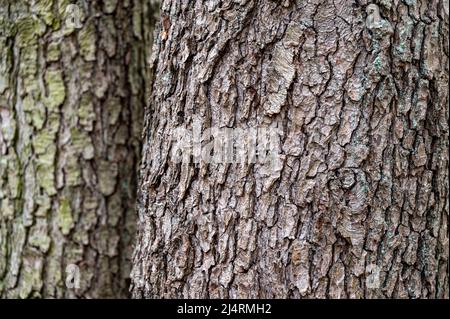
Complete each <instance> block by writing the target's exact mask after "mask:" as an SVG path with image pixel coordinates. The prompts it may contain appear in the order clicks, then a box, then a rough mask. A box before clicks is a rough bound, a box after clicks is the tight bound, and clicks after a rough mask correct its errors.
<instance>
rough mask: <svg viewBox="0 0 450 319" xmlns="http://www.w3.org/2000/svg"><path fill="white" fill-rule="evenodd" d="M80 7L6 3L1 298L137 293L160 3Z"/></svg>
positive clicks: (0, 110) (1, 59) (0, 77)
mask: <svg viewBox="0 0 450 319" xmlns="http://www.w3.org/2000/svg"><path fill="white" fill-rule="evenodd" d="M73 3H74V2H73V1H65V0H61V1H59V0H39V1H24V0H20V1H16V0H0V297H2V298H18V297H20V298H30V297H31V298H33V297H45V298H62V297H65V298H72V297H81V298H100V297H125V296H127V295H128V285H129V272H130V266H131V265H130V258H131V252H132V248H131V247H132V240H133V238H134V232H135V222H136V214H135V209H134V207H135V190H136V174H137V164H138V161H139V153H140V149H141V143H140V141H141V138H140V137H141V136H140V135H141V126H142V124H141V118H142V115H143V109H144V105H145V100H146V96H145V92H144V90H143V88H145V87H150V84H149V82H148V79H149V75H150V74H149V73H148V71H149V69H148V68H147V62H146V61H147V60H148V58H149V53H150V52H149V51H150V47H151V45H150V43H151V42H152V31H153V28H152V26H153V23H154V21H153V20H154V16H153V14H154V12H155V6H154V1H151V0H145V1H137V0H129V1H117V0H104V1H76V2H75V4H76V5H77V6H78V7H77V8H75V9H78V8H79V9H80V11H74V10H68V5H69V4H73ZM78 13H80V14H79V15H78ZM78 20H79V21H78ZM73 267H78V268H79V279H80V282H79V287H78V288H77V285H76V282H75V280H76V279H77V277H76V274H75V273H72V272H73V271H74V269H75V268H73ZM71 277H73V278H71ZM66 281H67V282H68V284H66Z"/></svg>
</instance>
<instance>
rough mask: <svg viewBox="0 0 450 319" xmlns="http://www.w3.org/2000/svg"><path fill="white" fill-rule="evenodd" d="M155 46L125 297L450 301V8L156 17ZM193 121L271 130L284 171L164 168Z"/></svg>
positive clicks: (320, 5) (380, 6)
mask: <svg viewBox="0 0 450 319" xmlns="http://www.w3.org/2000/svg"><path fill="white" fill-rule="evenodd" d="M159 28H160V30H159V36H158V38H157V40H156V42H155V46H154V53H153V54H154V55H153V56H154V62H153V69H154V72H155V81H154V82H153V84H152V92H153V93H152V99H151V100H152V103H151V104H152V105H151V107H150V108H149V109H148V110H147V111H146V115H145V119H146V123H145V139H144V149H143V153H144V154H143V162H142V168H141V180H140V186H139V192H140V193H139V195H138V197H139V199H138V200H139V204H138V206H139V222H138V238H137V245H136V249H135V252H134V257H133V271H132V292H133V296H134V297H144V298H173V297H187V298H238V297H241V298H448V296H449V292H448V175H447V169H448V125H447V120H448V102H449V101H448V1H442V0H435V1H428V0H415V1H409V0H405V1H399V0H394V1H385V0H383V1H376V2H374V3H371V2H369V1H365V0H360V1H353V0H334V1H331V0H325V1H321V0H320V1H319V0H313V1H301V0H299V1H290V0H285V1H269V0H265V1H263V0H255V1H252V0H243V1H208V2H201V1H168V0H167V1H163V2H162V11H161V26H160V27H159ZM194 118H199V119H200V122H201V128H202V130H206V128H210V127H220V128H224V127H230V128H243V129H245V128H249V127H262V128H268V127H270V128H278V129H279V130H280V134H279V138H280V140H279V144H278V146H277V149H276V150H277V151H279V153H280V156H281V163H279V165H275V167H272V166H267V165H266V164H260V163H256V164H245V165H237V164H223V163H205V162H202V163H200V164H195V163H190V164H186V163H181V164H180V163H176V162H174V161H172V160H171V156H170V151H171V148H173V146H174V143H175V142H174V141H171V138H172V136H173V134H174V132H175V130H176V129H177V128H179V127H182V126H183V125H186V126H187V127H188V128H191V129H192V125H193V122H194ZM374 272H377V273H378V279H379V284H378V285H377V286H374V285H369V284H368V280H371V276H372V275H374Z"/></svg>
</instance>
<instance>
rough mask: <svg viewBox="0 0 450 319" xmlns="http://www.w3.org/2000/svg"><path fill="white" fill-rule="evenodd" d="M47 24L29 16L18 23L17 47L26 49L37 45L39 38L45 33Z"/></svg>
mask: <svg viewBox="0 0 450 319" xmlns="http://www.w3.org/2000/svg"><path fill="white" fill-rule="evenodd" d="M45 29H46V27H45V24H44V23H42V22H41V21H40V20H39V19H37V18H36V17H33V16H27V17H25V18H23V19H21V20H19V21H18V22H17V25H16V30H17V34H16V45H17V46H18V47H20V48H25V47H27V46H29V45H31V44H35V43H36V41H37V39H38V37H39V36H41V35H43V34H44V32H45Z"/></svg>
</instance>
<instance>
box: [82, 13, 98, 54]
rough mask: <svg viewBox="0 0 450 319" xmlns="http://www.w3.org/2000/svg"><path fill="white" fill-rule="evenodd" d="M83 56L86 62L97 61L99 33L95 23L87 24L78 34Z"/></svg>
mask: <svg viewBox="0 0 450 319" xmlns="http://www.w3.org/2000/svg"><path fill="white" fill-rule="evenodd" d="M78 43H79V45H80V53H81V56H82V57H83V58H84V59H85V60H86V61H95V59H96V56H95V54H96V52H97V31H96V29H95V25H94V22H93V21H90V22H89V23H87V24H86V25H85V26H84V27H83V28H82V29H81V30H80V32H79V33H78Z"/></svg>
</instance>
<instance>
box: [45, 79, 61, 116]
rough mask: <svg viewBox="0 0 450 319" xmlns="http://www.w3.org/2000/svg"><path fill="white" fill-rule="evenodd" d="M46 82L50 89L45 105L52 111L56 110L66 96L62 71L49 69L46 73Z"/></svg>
mask: <svg viewBox="0 0 450 319" xmlns="http://www.w3.org/2000/svg"><path fill="white" fill-rule="evenodd" d="M45 83H46V85H47V91H48V95H47V97H46V99H45V105H46V106H47V108H48V109H49V110H50V111H56V110H57V108H58V107H59V106H60V105H61V104H63V103H64V100H65V98H66V87H65V85H64V80H63V76H62V72H61V71H60V70H48V71H47V72H46V73H45Z"/></svg>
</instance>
